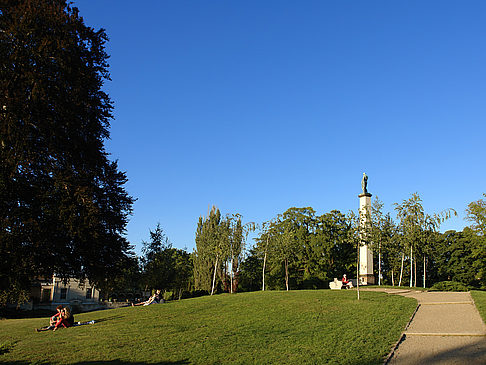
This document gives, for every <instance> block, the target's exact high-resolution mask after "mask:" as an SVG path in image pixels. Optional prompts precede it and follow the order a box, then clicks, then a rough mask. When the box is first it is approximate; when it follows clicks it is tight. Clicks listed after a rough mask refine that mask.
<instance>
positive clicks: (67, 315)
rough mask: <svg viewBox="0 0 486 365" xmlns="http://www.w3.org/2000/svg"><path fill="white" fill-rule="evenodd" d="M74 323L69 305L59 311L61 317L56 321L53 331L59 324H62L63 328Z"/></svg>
mask: <svg viewBox="0 0 486 365" xmlns="http://www.w3.org/2000/svg"><path fill="white" fill-rule="evenodd" d="M73 324H74V316H73V315H72V313H71V310H70V309H69V307H66V308H64V309H63V310H62V312H61V317H60V318H59V319H58V321H57V322H56V325H55V326H54V329H53V331H55V330H57V329H58V328H59V326H61V325H62V326H63V327H64V328H67V327H71V326H72V325H73Z"/></svg>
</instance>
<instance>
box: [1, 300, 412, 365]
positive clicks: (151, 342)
mask: <svg viewBox="0 0 486 365" xmlns="http://www.w3.org/2000/svg"><path fill="white" fill-rule="evenodd" d="M361 294H362V295H361V300H360V301H359V302H358V301H357V300H356V292H355V291H354V290H353V291H350V290H348V291H346V290H342V291H331V290H317V291H290V292H275V291H274V292H254V293H242V294H236V295H226V294H225V295H217V296H213V297H202V298H194V299H186V300H182V301H178V302H170V303H165V304H158V305H152V306H148V307H135V308H132V307H127V308H120V309H114V310H105V311H98V312H91V313H84V314H79V315H76V318H75V319H76V321H89V320H95V321H96V322H97V323H95V324H93V325H86V326H79V327H73V328H68V329H60V330H58V331H56V332H52V331H49V332H41V333H36V332H35V331H34V329H35V328H36V327H41V326H42V325H45V324H46V323H47V322H48V320H47V318H46V319H39V318H36V319H11V320H2V321H0V345H1V346H2V348H1V350H0V352H1V353H2V354H1V355H0V362H3V363H13V364H26V363H36V362H37V363H69V364H76V363H77V364H93V363H98V362H110V363H111V364H117V363H121V364H141V363H159V364H227V363H234V364H249V363H250V364H251V363H255V364H262V363H264V364H277V363H278V364H281V363H285V364H303V363H310V364H324V363H332V364H379V363H382V359H383V356H385V355H386V354H387V353H388V351H389V350H390V348H391V346H392V344H394V343H395V342H396V341H397V340H398V338H399V335H400V333H401V331H402V330H403V328H404V326H405V325H406V323H407V322H408V320H409V318H410V316H411V314H412V313H413V311H414V309H415V306H416V301H415V300H413V299H410V298H404V297H401V296H392V295H387V294H384V293H375V292H363V293H361Z"/></svg>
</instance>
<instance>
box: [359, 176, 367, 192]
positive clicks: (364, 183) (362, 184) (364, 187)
mask: <svg viewBox="0 0 486 365" xmlns="http://www.w3.org/2000/svg"><path fill="white" fill-rule="evenodd" d="M367 188H368V176H367V175H366V173H365V172H363V179H362V180H361V189H363V194H368V189H367Z"/></svg>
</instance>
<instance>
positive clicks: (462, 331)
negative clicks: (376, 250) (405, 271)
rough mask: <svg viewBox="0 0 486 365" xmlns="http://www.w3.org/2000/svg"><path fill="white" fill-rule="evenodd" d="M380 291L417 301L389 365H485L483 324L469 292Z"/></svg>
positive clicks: (485, 338)
mask: <svg viewBox="0 0 486 365" xmlns="http://www.w3.org/2000/svg"><path fill="white" fill-rule="evenodd" d="M370 289H371V288H370ZM381 291H386V292H388V293H390V294H399V295H403V296H406V297H412V298H415V299H417V301H418V310H417V311H416V312H415V315H414V316H413V319H412V321H411V322H410V324H409V326H408V327H407V329H406V330H405V332H404V336H403V337H402V341H401V342H400V343H399V344H398V347H397V348H396V349H395V351H394V353H393V356H392V357H391V359H390V361H389V364H393V365H402V364H407V365H410V364H441V365H442V364H447V365H449V364H467V365H475V364H482V365H484V364H486V325H485V324H484V323H483V320H482V319H481V316H480V315H479V312H478V311H477V309H476V306H475V305H474V302H473V300H472V298H471V295H470V294H469V293H457V292H418V291H409V290H397V289H385V290H381Z"/></svg>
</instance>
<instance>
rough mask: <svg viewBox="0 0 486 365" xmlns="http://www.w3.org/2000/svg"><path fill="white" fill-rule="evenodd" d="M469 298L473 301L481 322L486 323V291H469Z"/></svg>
mask: <svg viewBox="0 0 486 365" xmlns="http://www.w3.org/2000/svg"><path fill="white" fill-rule="evenodd" d="M471 296H472V297H473V299H474V303H475V304H476V308H477V309H478V311H479V314H481V317H482V318H483V322H484V323H486V291H479V290H471Z"/></svg>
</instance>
